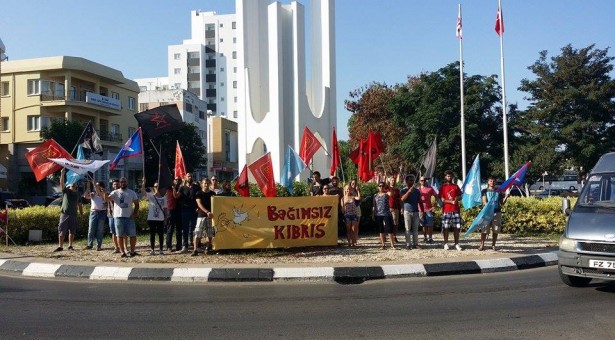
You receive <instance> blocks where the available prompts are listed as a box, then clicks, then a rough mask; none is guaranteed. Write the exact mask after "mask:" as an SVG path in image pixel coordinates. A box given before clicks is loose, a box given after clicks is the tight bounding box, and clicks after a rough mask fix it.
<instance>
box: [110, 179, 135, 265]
mask: <svg viewBox="0 0 615 340" xmlns="http://www.w3.org/2000/svg"><path fill="white" fill-rule="evenodd" d="M107 201H108V202H113V203H114V204H113V219H114V222H115V228H116V230H117V237H118V239H119V247H120V252H121V253H122V255H121V257H128V255H127V254H126V247H125V246H124V239H125V237H126V236H128V237H130V256H131V257H132V256H136V255H138V254H137V252H136V251H135V247H136V245H137V227H136V225H135V216H136V215H137V213H138V212H139V196H137V193H136V192H134V191H132V190H130V189H128V180H127V179H126V177H122V178H120V188H119V189H117V190H113V191H112V192H111V193H110V194H109V195H108V196H107Z"/></svg>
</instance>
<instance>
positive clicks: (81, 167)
mask: <svg viewBox="0 0 615 340" xmlns="http://www.w3.org/2000/svg"><path fill="white" fill-rule="evenodd" d="M49 160H50V161H52V162H54V163H56V164H58V165H60V166H62V167H64V168H66V169H68V170H72V171H73V172H75V173H77V174H79V175H85V174H86V173H88V172H95V171H96V170H98V169H100V167H101V166H103V165H105V164H107V163H109V160H104V161H99V160H96V161H93V160H90V159H66V158H49Z"/></svg>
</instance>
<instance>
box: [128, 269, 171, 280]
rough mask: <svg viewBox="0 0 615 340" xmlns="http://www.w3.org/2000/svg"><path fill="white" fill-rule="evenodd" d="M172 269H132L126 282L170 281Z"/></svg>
mask: <svg viewBox="0 0 615 340" xmlns="http://www.w3.org/2000/svg"><path fill="white" fill-rule="evenodd" d="M172 275H173V269H172V268H133V269H132V271H131V272H130V275H128V280H145V281H171V276H172Z"/></svg>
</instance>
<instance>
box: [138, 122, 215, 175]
mask: <svg viewBox="0 0 615 340" xmlns="http://www.w3.org/2000/svg"><path fill="white" fill-rule="evenodd" d="M176 141H179V145H180V147H181V149H182V155H183V156H184V163H185V164H186V170H187V171H188V172H192V171H194V170H195V169H199V168H205V167H207V151H206V149H205V146H204V145H203V142H202V141H201V137H199V134H198V128H197V127H196V126H195V125H194V124H192V123H190V124H186V123H184V126H183V127H182V128H181V129H180V130H177V131H173V132H168V133H165V134H162V135H160V136H158V137H156V138H155V139H153V140H149V139H146V140H145V141H144V142H143V148H144V149H145V156H144V158H145V168H146V169H156V171H146V177H147V178H146V180H147V183H154V181H155V180H156V179H157V178H158V171H157V169H158V161H159V159H158V153H157V152H156V151H155V150H154V148H153V147H152V142H153V144H154V145H155V146H156V149H157V150H158V151H160V149H161V147H162V156H163V157H166V160H167V164H168V165H169V167H170V169H171V173H173V169H174V167H175V145H176Z"/></svg>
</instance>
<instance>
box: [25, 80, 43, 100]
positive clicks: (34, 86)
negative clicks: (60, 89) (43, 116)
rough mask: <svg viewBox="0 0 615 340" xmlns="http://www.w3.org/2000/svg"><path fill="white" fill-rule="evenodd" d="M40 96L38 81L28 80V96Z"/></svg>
mask: <svg viewBox="0 0 615 340" xmlns="http://www.w3.org/2000/svg"><path fill="white" fill-rule="evenodd" d="M37 94H41V83H40V79H28V96H35V95H37Z"/></svg>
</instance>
